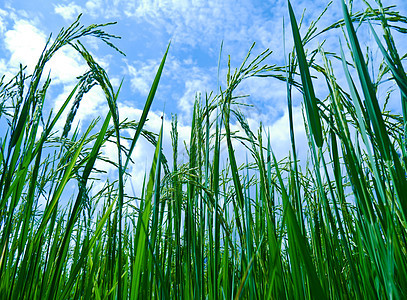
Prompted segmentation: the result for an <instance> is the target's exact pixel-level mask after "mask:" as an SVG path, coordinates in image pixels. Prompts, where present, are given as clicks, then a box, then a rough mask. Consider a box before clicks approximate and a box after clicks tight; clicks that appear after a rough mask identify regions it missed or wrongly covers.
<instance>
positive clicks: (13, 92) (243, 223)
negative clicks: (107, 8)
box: [0, 1, 407, 299]
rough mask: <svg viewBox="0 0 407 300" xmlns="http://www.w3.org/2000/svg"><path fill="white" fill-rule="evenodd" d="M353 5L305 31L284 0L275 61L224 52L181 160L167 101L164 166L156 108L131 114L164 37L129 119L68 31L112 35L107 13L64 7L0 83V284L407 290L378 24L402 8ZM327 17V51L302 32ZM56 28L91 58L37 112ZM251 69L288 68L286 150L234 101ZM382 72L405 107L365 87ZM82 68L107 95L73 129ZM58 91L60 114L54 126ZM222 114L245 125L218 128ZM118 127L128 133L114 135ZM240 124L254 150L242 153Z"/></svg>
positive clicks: (178, 290) (396, 72)
mask: <svg viewBox="0 0 407 300" xmlns="http://www.w3.org/2000/svg"><path fill="white" fill-rule="evenodd" d="M366 7H367V8H366V11H365V12H364V13H352V14H349V11H348V7H347V6H346V5H345V4H344V2H343V1H342V8H343V19H342V20H339V21H338V22H337V23H335V24H333V25H332V26H330V27H328V28H326V29H324V30H322V31H318V30H317V28H316V24H317V22H313V23H311V27H310V28H309V29H308V31H304V32H305V35H304V36H303V37H302V36H301V33H300V30H299V24H298V23H297V21H296V17H295V15H296V14H295V12H294V10H293V8H292V7H291V4H290V3H289V2H288V10H289V16H290V25H291V28H292V38H293V41H294V49H293V51H292V52H290V53H287V57H286V65H283V66H269V65H266V64H265V63H264V62H265V60H266V59H269V58H270V54H271V51H269V50H266V51H264V52H263V53H261V54H260V55H259V56H257V57H255V58H254V59H253V58H252V56H251V53H250V52H251V50H252V49H250V51H249V53H248V55H247V57H246V58H245V60H244V61H243V63H242V64H241V66H240V67H238V68H236V69H232V68H231V67H230V65H229V72H228V74H227V86H225V87H224V88H220V89H219V92H218V93H211V94H209V95H207V96H206V98H205V99H203V100H202V99H198V100H197V101H196V102H195V106H194V111H193V118H192V124H191V127H192V130H191V137H190V140H189V143H188V146H187V148H188V155H189V156H188V157H189V161H188V162H187V163H185V164H180V163H179V162H178V149H179V147H180V146H179V145H178V144H179V141H178V132H177V118H176V116H174V117H173V119H172V131H171V139H172V146H173V147H172V148H173V149H172V153H173V156H172V164H170V165H172V169H170V168H169V167H168V163H167V158H168V157H167V158H166V157H164V155H163V153H162V151H161V148H162V140H163V134H164V133H163V126H162V127H161V131H160V132H159V133H158V135H154V134H151V133H149V132H147V131H145V130H144V129H143V126H144V124H145V122H146V120H147V115H148V112H149V109H150V107H151V104H152V101H153V99H154V95H155V92H156V90H157V88H158V83H159V80H160V76H161V74H162V72H163V69H164V65H165V61H166V56H167V52H168V50H169V49H167V51H166V52H165V54H164V56H163V59H162V62H161V64H160V67H159V69H158V71H157V75H156V77H155V79H154V82H153V83H152V87H151V91H150V93H149V95H148V98H147V100H146V104H145V107H144V110H143V114H142V116H141V118H140V120H135V121H125V122H120V121H119V113H120V112H119V111H118V108H117V99H118V96H119V90H120V89H119V90H115V89H114V88H113V86H112V85H111V83H110V81H109V78H108V76H107V74H106V72H105V71H104V70H103V69H102V68H101V67H100V66H99V65H98V64H97V62H95V61H94V59H93V58H92V56H91V55H90V53H89V52H88V51H87V50H86V48H85V47H84V46H83V45H82V44H81V43H80V40H81V39H82V38H83V37H85V36H94V37H95V38H98V39H101V40H103V41H105V42H106V43H107V45H109V46H111V47H113V48H114V49H116V50H118V49H117V48H115V47H114V46H113V44H112V42H111V41H110V40H111V39H112V38H115V36H112V35H110V34H107V33H106V32H104V31H103V30H104V27H105V26H107V25H110V24H101V25H92V26H89V27H83V26H81V25H80V24H79V19H78V20H77V21H76V22H75V23H73V24H72V26H70V27H69V28H67V29H64V30H62V31H61V32H60V34H59V35H58V36H57V37H56V38H55V41H54V42H52V43H51V42H50V41H49V43H48V44H47V46H46V48H45V50H44V52H43V54H42V56H41V57H40V59H39V61H38V64H37V66H36V68H35V70H34V72H33V74H31V75H30V76H27V75H25V70H24V68H21V69H20V72H19V73H18V74H17V75H16V77H15V78H13V79H12V80H11V81H10V82H8V83H7V82H4V78H3V80H2V82H1V85H0V118H1V119H2V120H1V121H2V122H3V123H4V124H6V125H7V128H5V129H4V130H2V133H3V136H1V139H0V150H1V151H0V171H1V172H0V228H1V240H0V274H1V275H0V297H1V299H126V298H131V299H137V298H140V299H157V298H160V299H170V298H173V299H202V298H208V299H233V298H234V299H239V298H245V299H257V298H258V299H326V298H330V299H355V298H356V299H379V298H380V299H405V298H407V240H406V234H407V232H406V229H407V223H406V221H407V220H406V216H407V179H406V171H407V147H406V141H407V140H406V137H407V126H406V125H407V124H406V122H407V119H406V118H407V108H406V107H407V106H406V100H407V77H406V73H405V72H404V69H403V63H402V62H403V59H404V56H401V54H399V53H398V52H397V47H396V45H395V43H394V40H393V37H392V32H394V31H395V30H397V31H400V32H402V33H405V32H406V30H405V29H403V26H405V24H406V23H407V21H406V20H407V19H406V18H405V17H403V16H400V15H399V14H398V13H396V12H394V11H392V10H391V8H383V7H382V6H381V4H380V2H379V1H377V7H378V8H377V9H373V8H372V7H371V6H370V5H369V4H367V6H366ZM322 17H323V16H322ZM355 22H359V23H361V24H367V26H370V30H371V32H372V34H373V37H374V38H375V40H376V42H377V46H378V48H379V49H380V51H381V52H382V55H383V63H382V64H380V65H379V66H376V65H370V60H366V56H365V54H364V53H363V51H362V48H361V46H360V43H359V39H360V38H358V36H357V33H356V31H355V27H354V26H355V25H354V24H356V23H355ZM370 23H372V24H376V25H378V24H380V25H381V27H378V26H377V27H373V26H372V25H369V24H370ZM335 28H342V29H343V33H344V39H343V41H344V43H343V44H344V45H343V47H345V49H342V48H341V49H340V50H339V51H338V53H327V52H325V51H324V48H323V42H322V40H321V41H319V43H320V44H319V46H317V48H316V49H312V48H311V49H308V46H310V45H313V44H312V43H310V41H315V40H316V39H317V38H320V37H321V35H320V34H321V33H323V32H329V31H330V30H334V29H335ZM301 31H303V30H301ZM379 31H380V32H381V33H379ZM381 34H382V35H383V38H382V39H380V38H379V37H378V36H379V35H381ZM286 38H287V39H288V37H286ZM69 46H72V47H73V48H74V49H76V51H78V52H79V53H80V54H81V56H82V57H83V58H84V60H85V61H86V63H87V64H88V66H89V71H88V72H86V73H85V74H84V75H83V76H82V77H80V78H79V79H78V83H77V85H76V87H75V88H74V89H73V91H72V93H71V94H70V95H69V97H68V98H67V99H66V101H65V102H64V104H63V106H62V107H61V108H60V109H59V110H58V111H57V112H53V113H51V114H49V115H44V110H43V106H44V105H46V104H45V103H44V101H45V100H46V97H45V96H46V93H47V89H48V87H49V85H50V84H51V79H50V78H46V79H42V75H43V74H42V72H43V70H44V66H45V64H46V63H47V62H48V61H49V60H50V58H51V57H52V55H53V54H54V53H55V52H57V51H59V49H60V48H61V47H69ZM341 47H342V46H341ZM307 49H308V50H307ZM345 53H346V55H345ZM333 66H335V69H334V68H333ZM337 67H339V68H338V69H336V68H337ZM372 67H377V68H378V70H376V71H375V72H374V74H378V75H377V77H376V78H373V77H372V76H371V73H369V72H368V68H372ZM311 74H318V78H319V79H318V80H324V83H325V85H326V86H325V88H326V90H327V91H328V92H327V95H326V97H324V98H320V99H318V98H317V97H316V93H315V90H314V85H313V83H314V82H315V80H316V79H315V77H312V76H311ZM251 77H267V78H268V80H280V81H283V82H285V83H286V87H287V98H286V99H282V100H283V101H287V105H288V112H289V123H288V124H287V126H289V127H290V133H291V144H292V151H290V153H287V157H286V158H285V159H283V160H282V161H277V159H276V158H275V156H274V154H273V149H272V145H271V143H270V136H271V135H273V132H267V133H266V132H263V131H264V130H263V128H260V129H259V131H258V133H253V132H252V130H251V129H250V127H249V125H248V123H247V121H246V119H245V117H244V115H243V114H242V113H241V112H240V110H239V106H240V104H239V102H240V101H242V100H241V98H240V97H238V96H237V95H236V94H235V91H236V89H237V87H238V86H239V84H240V83H241V82H242V81H244V80H245V79H247V78H251ZM339 77H341V80H337V78H339ZM342 79H346V82H347V86H343V82H344V81H343V80H342ZM384 81H390V82H391V83H392V89H393V90H395V92H393V94H392V95H391V96H389V97H393V98H392V99H394V98H397V97H399V98H400V101H401V107H402V112H403V114H402V115H397V114H395V113H392V112H389V111H387V110H386V109H385V107H383V103H386V102H387V100H388V99H381V98H380V97H379V93H378V92H377V91H378V86H379V84H381V83H382V82H384ZM95 85H99V86H100V87H101V88H102V90H103V92H104V94H105V98H106V100H107V101H106V104H107V106H108V108H109V113H108V114H107V115H106V117H105V118H104V119H103V120H95V121H93V122H92V123H91V124H90V126H89V127H88V128H87V129H86V130H82V131H79V130H72V129H71V125H72V122H73V120H74V118H75V113H76V110H77V109H78V106H79V105H80V102H81V99H82V97H83V95H84V94H85V93H87V92H88V91H89V90H90V89H91V88H92V87H93V86H95ZM293 88H297V89H299V90H300V91H301V92H302V94H303V96H304V102H303V108H304V109H303V112H304V124H305V127H306V132H307V136H308V145H307V147H308V151H309V152H308V153H309V158H310V159H309V161H308V162H307V163H305V162H300V161H298V159H297V152H298V150H297V149H298V146H297V145H296V144H295V132H294V125H293V113H292V89H293ZM68 105H71V109H70V111H69V112H68V117H67V119H66V122H65V126H64V129H63V131H62V132H55V125H56V123H57V121H58V120H60V119H61V115H63V113H64V111H65V110H68ZM234 122H237V123H238V124H239V126H240V127H241V128H242V130H241V132H238V133H237V132H233V131H232V129H231V125H232V124H234ZM129 128H130V129H133V130H134V136H133V137H131V146H130V148H128V149H126V148H125V147H123V138H126V137H125V136H124V135H123V131H124V129H126V130H127V129H129ZM96 129H97V130H96ZM94 132H96V133H94ZM140 136H143V137H144V138H147V139H148V140H149V141H150V142H152V143H153V144H154V145H155V153H154V156H153V162H152V166H151V171H150V173H149V174H146V179H145V182H144V185H143V186H144V188H143V192H142V194H141V195H127V194H125V192H124V191H125V189H124V186H125V184H126V180H127V179H128V176H131V174H127V170H128V166H129V164H131V163H132V162H131V159H130V157H131V154H132V152H133V150H134V149H135V146H136V144H137V141H138V140H139V138H140ZM237 142H240V143H242V144H243V145H245V147H246V148H247V152H248V155H250V158H248V160H247V161H248V162H247V163H245V164H242V165H239V160H237V158H236V153H235V151H234V148H236V145H237ZM106 143H115V145H116V146H117V149H118V150H119V151H117V153H118V157H117V158H115V159H112V158H110V159H111V160H114V161H115V162H113V161H111V163H113V164H114V165H115V166H116V167H117V178H113V180H112V178H110V181H109V180H108V181H106V183H105V185H104V186H103V188H102V189H100V190H96V189H95V187H94V185H93V183H94V181H95V178H96V177H98V172H99V171H98V170H97V169H96V168H95V163H96V162H97V161H99V160H104V161H105V160H106V158H104V157H103V156H102V154H101V149H102V147H103V146H104V145H105V144H106ZM221 144H222V145H223V144H226V146H227V148H226V149H227V154H226V153H224V152H222V151H221ZM304 148H305V145H301V151H304ZM221 152H222V153H221ZM239 155H240V154H239ZM71 183H75V184H76V185H77V190H76V191H74V192H73V194H71V189H70V188H69V189H68V188H67V186H68V184H71ZM40 203H46V204H45V205H42V206H40V205H39V204H40ZM66 203H68V204H66Z"/></svg>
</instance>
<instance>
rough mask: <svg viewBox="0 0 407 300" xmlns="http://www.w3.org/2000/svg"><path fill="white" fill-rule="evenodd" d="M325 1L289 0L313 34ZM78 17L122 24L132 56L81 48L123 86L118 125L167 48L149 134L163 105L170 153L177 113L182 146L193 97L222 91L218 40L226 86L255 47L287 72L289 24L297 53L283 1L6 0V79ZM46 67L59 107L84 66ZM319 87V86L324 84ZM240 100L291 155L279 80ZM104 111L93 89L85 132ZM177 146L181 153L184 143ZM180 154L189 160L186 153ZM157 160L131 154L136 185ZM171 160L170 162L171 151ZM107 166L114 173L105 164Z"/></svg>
mask: <svg viewBox="0 0 407 300" xmlns="http://www.w3.org/2000/svg"><path fill="white" fill-rule="evenodd" d="M328 2H329V1H326V0H314V1H309V0H298V1H297V0H292V5H293V7H294V10H295V13H296V15H297V18H298V19H299V18H300V16H301V13H302V12H303V10H304V9H306V13H305V21H304V22H305V26H306V27H308V25H309V22H310V21H311V20H315V19H316V17H317V16H318V15H319V14H320V13H321V12H322V10H323V9H324V7H325V6H326V5H327V3H328ZM354 2H355V7H356V9H357V8H365V6H364V5H363V4H361V2H362V1H360V0H356V1H354ZM371 2H372V1H371ZM372 4H374V3H372ZM383 4H384V5H390V4H396V5H397V7H398V10H399V11H400V12H401V13H402V14H404V15H407V1H404V0H391V1H383ZM373 6H374V7H375V5H373ZM79 13H82V14H83V16H82V18H81V23H82V24H84V25H90V24H93V23H106V22H112V21H115V22H117V24H116V25H112V26H110V27H106V28H105V30H106V31H107V32H109V33H112V34H116V35H119V36H121V37H122V38H121V39H120V40H116V41H114V43H115V45H117V46H118V47H119V48H120V49H121V50H122V51H123V52H124V53H125V54H126V57H124V56H121V55H120V54H119V53H116V52H114V51H113V50H112V49H111V48H109V47H106V46H105V45H104V44H102V43H99V42H96V40H94V39H93V40H92V39H86V40H84V44H85V46H86V47H87V48H88V50H89V51H90V52H91V53H92V54H93V55H94V57H95V59H96V61H98V62H99V63H100V64H101V65H102V66H103V67H105V68H106V70H107V73H108V74H109V76H110V78H111V80H112V82H113V83H114V84H115V86H116V87H117V86H118V85H119V82H120V81H121V80H122V79H124V82H123V89H122V92H121V94H120V96H119V99H118V101H119V111H120V117H121V119H124V118H125V117H128V118H130V119H135V120H138V118H139V116H140V113H141V110H142V108H143V105H144V101H145V99H146V97H147V94H148V91H149V88H150V85H151V83H152V80H153V78H154V75H155V72H156V70H157V67H158V64H159V62H160V60H161V58H162V55H163V54H164V52H165V49H166V47H167V45H168V43H169V41H171V48H170V51H169V56H168V59H167V63H166V66H165V69H164V73H163V77H162V80H161V83H160V85H159V87H158V92H157V95H156V99H155V102H154V103H153V107H152V111H151V113H150V115H149V122H148V123H147V128H148V129H150V130H152V131H154V132H158V131H159V126H160V116H161V114H162V111H163V109H164V107H165V111H164V113H165V129H166V132H165V140H164V146H165V147H167V148H169V146H170V145H171V142H170V134H169V129H170V121H171V113H177V114H178V118H179V129H180V138H181V139H188V136H189V132H190V122H191V113H192V108H193V101H194V99H195V95H196V93H198V92H200V93H202V95H203V96H204V94H205V92H210V91H213V90H216V89H217V82H218V78H217V65H218V57H219V50H220V45H221V42H222V41H223V43H224V47H223V55H222V59H221V64H220V65H221V69H220V78H219V80H220V83H221V85H222V86H223V87H224V86H225V82H224V81H225V80H224V79H225V78H226V71H227V69H226V67H227V57H228V55H229V54H230V55H231V64H232V67H238V66H239V65H240V63H241V61H242V59H243V58H244V56H245V55H246V53H247V51H248V49H249V47H250V46H251V44H252V43H253V42H256V47H255V50H254V55H256V54H257V53H260V52H262V51H263V50H265V49H267V48H270V49H271V50H272V51H273V54H272V55H271V56H270V59H269V60H268V61H267V63H269V64H277V65H282V64H283V62H284V52H283V30H282V28H283V18H284V19H285V23H286V29H287V38H286V41H285V42H286V46H287V49H288V50H291V47H292V39H291V31H290V30H289V26H288V25H289V23H288V22H289V19H288V10H287V2H286V0H269V1H266V0H252V1H249V0H237V1H233V0H223V1H222V0H218V1H216V0H210V1H200V0H151V1H148V0H138V1H130V0H111V1H108V0H93V1H79V0H64V1H47V0H35V1H33V0H18V1H17V0H3V1H2V3H1V4H0V73H1V74H5V75H6V77H9V76H11V75H12V74H15V73H16V71H17V69H18V65H19V63H22V64H23V65H27V67H28V69H27V70H28V71H30V70H32V69H33V67H34V65H35V63H36V61H37V59H38V57H39V55H40V53H41V51H42V49H43V47H44V45H45V41H46V38H47V36H48V35H49V34H50V33H51V32H52V33H53V36H55V35H56V34H57V33H58V31H59V29H60V28H61V27H67V26H69V24H71V23H72V22H73V21H74V20H75V18H76V17H77V15H78V14H79ZM341 17H342V13H341V9H340V1H339V0H334V1H333V4H332V5H331V6H330V8H329V9H328V11H327V14H326V15H325V16H324V17H323V19H322V20H321V22H320V26H319V28H320V29H322V28H324V26H327V25H329V24H330V23H332V22H334V21H337V20H339V19H340V18H341ZM362 34H363V33H362ZM339 36H340V33H338V32H336V33H335V32H332V33H330V34H329V35H325V36H321V38H320V39H319V40H318V41H315V43H318V42H319V43H320V42H322V40H323V39H327V43H326V45H325V47H327V50H334V51H337V50H338V39H339ZM363 39H364V40H366V44H368V43H369V41H371V37H369V35H368V34H367V35H366V37H365V38H363ZM315 45H316V44H315ZM404 45H406V44H405V43H404ZM329 48H331V49H329ZM49 69H50V70H51V76H52V78H53V82H52V86H51V90H50V93H49V95H48V98H47V100H46V101H47V103H46V105H47V108H48V109H50V108H51V107H57V106H58V105H60V104H61V103H62V101H63V100H64V99H65V98H66V96H67V94H68V93H69V92H70V91H71V90H72V88H73V86H74V84H75V78H76V77H77V76H79V75H81V74H82V73H83V72H85V71H86V64H85V62H84V61H83V60H82V59H81V58H80V56H79V55H78V54H77V53H75V51H74V50H73V49H71V48H69V47H67V48H64V50H63V51H61V52H60V53H59V54H58V55H56V56H55V57H54V58H53V59H52V60H51V61H50V63H49ZM314 84H316V85H317V86H318V84H319V83H318V82H317V83H314ZM240 92H241V93H243V94H250V97H249V98H247V99H246V100H245V101H246V102H247V103H249V104H252V105H253V108H246V109H245V111H244V113H245V115H246V117H247V118H248V121H249V123H250V124H251V125H252V126H253V131H254V132H256V131H257V127H258V124H259V122H260V121H262V122H263V124H264V125H265V126H266V128H267V129H269V130H270V132H271V139H272V143H273V145H274V146H273V148H274V150H275V152H276V153H277V156H279V157H280V158H282V157H283V156H285V155H287V153H288V150H289V147H290V146H289V145H290V143H289V131H288V120H287V110H286V96H285V85H284V84H281V83H280V82H278V81H276V80H275V79H256V80H249V81H247V82H245V83H243V84H242V86H241V89H240ZM301 100H302V99H301V95H299V94H298V93H296V94H295V102H294V104H295V107H294V116H295V126H296V132H297V137H296V138H297V139H298V140H299V142H300V143H305V137H304V127H303V125H302V114H301ZM394 108H395V109H396V110H397V108H398V107H397V104H394ZM106 112H107V105H106V103H105V100H104V98H103V96H102V93H101V91H100V90H98V89H93V90H92V91H91V92H90V93H89V95H87V98H86V101H82V104H81V107H80V109H79V111H78V121H79V120H80V124H87V122H89V121H90V120H91V119H93V118H95V117H97V116H99V115H102V116H103V115H105V114H106ZM61 126H62V125H61ZM236 129H238V127H236ZM180 145H181V148H183V146H182V143H180ZM104 151H105V154H106V155H109V156H110V155H112V156H114V145H111V148H109V147H106V148H105V149H104ZM180 152H181V154H182V153H185V151H184V152H183V151H182V149H181V150H180ZM151 154H152V148H151V146H149V145H148V143H147V142H146V141H141V142H140V144H139V146H138V147H137V149H136V152H135V160H136V161H138V162H137V163H136V165H134V166H133V169H134V170H138V171H140V170H141V171H140V172H135V173H134V179H135V180H136V181H138V179H141V178H142V176H144V171H145V170H147V169H148V168H149V161H150V158H149V157H150V156H151ZM167 155H168V156H171V154H170V153H169V152H168V153H167ZM300 156H301V154H300ZM180 159H181V160H182V155H181V157H180ZM104 167H105V168H106V169H109V166H107V165H105V166H104Z"/></svg>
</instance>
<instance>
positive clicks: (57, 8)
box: [54, 2, 83, 21]
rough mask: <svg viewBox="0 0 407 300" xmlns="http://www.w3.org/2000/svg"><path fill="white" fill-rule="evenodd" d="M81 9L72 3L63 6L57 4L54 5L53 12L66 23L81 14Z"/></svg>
mask: <svg viewBox="0 0 407 300" xmlns="http://www.w3.org/2000/svg"><path fill="white" fill-rule="evenodd" d="M82 11H83V9H82V8H81V7H80V6H79V5H76V4H74V3H73V2H71V3H69V4H67V5H64V4H57V5H54V12H55V13H56V14H58V15H61V16H62V18H64V20H66V21H73V20H74V19H75V18H76V17H77V16H78V15H79V14H80V13H82Z"/></svg>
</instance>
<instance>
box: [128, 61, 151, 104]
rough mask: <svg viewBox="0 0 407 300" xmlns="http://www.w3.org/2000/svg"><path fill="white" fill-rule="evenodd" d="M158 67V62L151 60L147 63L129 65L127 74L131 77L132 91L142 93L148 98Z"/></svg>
mask: <svg viewBox="0 0 407 300" xmlns="http://www.w3.org/2000/svg"><path fill="white" fill-rule="evenodd" d="M158 66H159V62H158V60H157V61H154V60H149V61H148V62H147V63H145V62H140V61H138V62H134V63H133V64H128V65H127V73H128V74H129V75H130V77H131V78H130V82H131V87H132V90H133V91H135V92H138V93H140V94H141V95H142V96H147V95H148V93H149V91H150V87H151V84H152V82H153V80H154V77H155V74H156V73H157V69H158Z"/></svg>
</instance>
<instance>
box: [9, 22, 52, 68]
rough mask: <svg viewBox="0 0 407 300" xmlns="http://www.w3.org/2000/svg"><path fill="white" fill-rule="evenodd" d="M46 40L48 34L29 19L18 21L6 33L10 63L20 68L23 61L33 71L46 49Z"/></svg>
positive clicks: (11, 65) (13, 66)
mask: <svg viewBox="0 0 407 300" xmlns="http://www.w3.org/2000/svg"><path fill="white" fill-rule="evenodd" d="M46 40H47V38H46V35H45V34H44V33H43V32H42V31H41V30H39V29H38V28H37V27H35V26H34V25H33V24H32V23H30V22H29V21H26V20H23V19H20V20H18V21H16V22H15V24H14V26H13V29H11V30H8V31H6V32H5V34H4V43H5V47H6V49H7V50H8V51H10V53H11V57H10V59H9V62H8V65H9V66H10V67H12V68H18V66H19V64H20V63H21V64H23V65H26V66H27V68H28V71H29V72H30V73H31V72H32V71H33V70H34V67H35V65H36V63H37V61H38V58H39V57H40V55H41V53H42V51H43V50H44V47H45V43H46Z"/></svg>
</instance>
